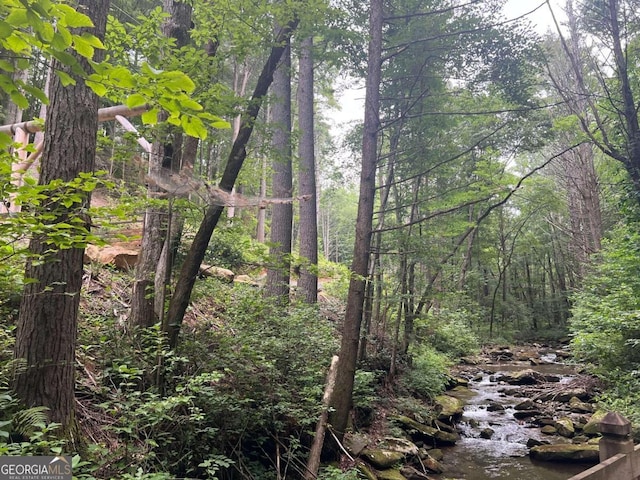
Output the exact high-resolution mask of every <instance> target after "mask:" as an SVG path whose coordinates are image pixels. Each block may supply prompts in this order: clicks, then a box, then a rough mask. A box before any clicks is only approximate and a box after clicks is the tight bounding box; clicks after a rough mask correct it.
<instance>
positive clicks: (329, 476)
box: [318, 465, 364, 480]
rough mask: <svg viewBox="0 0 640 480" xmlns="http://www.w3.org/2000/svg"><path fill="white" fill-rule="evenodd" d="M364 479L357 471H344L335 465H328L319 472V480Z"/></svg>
mask: <svg viewBox="0 0 640 480" xmlns="http://www.w3.org/2000/svg"><path fill="white" fill-rule="evenodd" d="M361 478H364V477H363V476H362V475H360V472H359V471H358V470H356V469H351V470H346V471H342V470H341V469H340V468H338V467H334V466H333V465H326V466H324V467H322V468H321V469H320V472H318V480H358V479H361Z"/></svg>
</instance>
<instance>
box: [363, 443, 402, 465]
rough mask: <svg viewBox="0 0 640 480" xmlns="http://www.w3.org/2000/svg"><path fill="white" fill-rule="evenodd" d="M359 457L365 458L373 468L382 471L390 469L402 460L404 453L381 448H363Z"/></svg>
mask: <svg viewBox="0 0 640 480" xmlns="http://www.w3.org/2000/svg"><path fill="white" fill-rule="evenodd" d="M360 456H361V457H363V458H366V459H367V461H368V462H369V463H370V464H371V465H373V466H374V467H375V468H382V469H385V468H390V467H392V466H393V465H395V464H396V463H398V462H399V461H401V460H403V459H404V453H401V452H394V451H392V450H383V449H381V448H365V449H364V450H363V451H362V453H361V454H360Z"/></svg>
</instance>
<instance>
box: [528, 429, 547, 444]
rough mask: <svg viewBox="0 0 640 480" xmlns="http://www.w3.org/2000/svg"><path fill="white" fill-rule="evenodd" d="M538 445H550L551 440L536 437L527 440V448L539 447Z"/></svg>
mask: <svg viewBox="0 0 640 480" xmlns="http://www.w3.org/2000/svg"><path fill="white" fill-rule="evenodd" d="M552 428H553V427H552ZM538 445H549V442H547V441H546V440H538V439H536V438H530V439H529V440H527V448H533V447H537V446H538Z"/></svg>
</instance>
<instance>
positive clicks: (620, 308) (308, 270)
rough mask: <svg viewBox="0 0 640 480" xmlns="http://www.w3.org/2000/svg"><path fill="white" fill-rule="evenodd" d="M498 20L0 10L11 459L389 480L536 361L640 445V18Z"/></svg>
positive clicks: (494, 2) (120, 469)
mask: <svg viewBox="0 0 640 480" xmlns="http://www.w3.org/2000/svg"><path fill="white" fill-rule="evenodd" d="M505 3H506V0H396V1H394V2H390V1H388V0H370V1H368V2H360V1H357V0H334V1H326V0H287V1H281V0H275V1H272V2H265V1H262V0H236V1H235V2H209V1H206V0H163V1H162V2H161V1H160V0H73V1H68V0H3V1H2V3H1V4H0V125H3V126H0V195H1V196H2V204H1V205H0V258H1V259H2V261H1V262H0V455H9V456H29V455H68V456H70V457H72V460H73V472H74V477H75V478H86V479H91V478H98V479H102V478H122V479H133V478H136V479H171V478H194V479H195V478H197V479H205V478H206V479H220V480H227V479H229V480H231V479H256V480H257V479H297V478H304V479H305V480H311V479H316V478H317V479H324V480H340V479H343V480H348V479H356V478H375V477H361V476H359V475H362V474H363V473H362V469H359V468H358V462H357V461H354V459H353V458H351V456H350V455H349V453H347V452H346V450H345V447H344V440H345V438H344V437H345V435H348V434H349V435H351V434H352V433H353V432H358V430H359V428H362V426H363V425H369V424H370V420H371V418H373V417H374V416H376V415H377V414H376V412H379V411H381V409H384V411H385V412H389V415H391V413H392V412H402V413H403V414H406V413H407V411H411V412H412V413H413V414H414V415H413V417H419V416H420V415H424V416H428V412H433V410H434V408H435V407H434V399H435V398H436V397H437V396H438V395H440V394H441V393H442V392H443V391H444V390H445V389H446V388H448V387H450V386H451V381H452V378H453V377H452V373H451V371H452V370H451V369H452V366H454V365H456V364H458V363H459V362H460V361H465V359H466V360H467V361H468V359H470V358H471V357H473V356H474V355H477V354H480V353H481V352H483V351H486V349H488V348H493V347H495V346H509V345H529V344H535V345H554V346H558V348H565V350H567V351H568V352H569V354H570V358H571V360H570V361H572V362H575V363H576V364H579V365H581V366H582V367H583V368H584V369H585V371H587V372H589V374H590V375H593V376H594V377H596V378H598V380H599V382H601V385H602V389H601V391H600V393H599V395H598V397H597V399H596V400H597V404H598V406H599V407H600V408H603V409H607V410H610V411H613V410H615V411H618V412H621V413H623V414H624V415H625V416H626V417H627V418H628V419H630V420H631V422H632V424H633V425H634V427H635V426H640V379H639V377H638V371H640V369H639V367H640V313H639V312H640V233H639V232H638V226H639V225H640V121H639V118H638V109H639V108H640V1H638V0H563V2H562V6H561V8H560V9H558V7H555V6H553V7H552V3H553V2H549V1H542V0H540V1H537V2H531V9H530V10H531V12H535V11H536V10H538V9H550V10H552V11H553V13H554V14H555V15H554V16H553V18H554V20H555V25H554V26H552V27H553V28H549V30H548V31H547V32H546V33H544V34H541V33H538V31H537V30H536V29H535V28H534V25H533V24H532V23H531V22H530V20H529V15H526V14H525V15H523V16H521V17H518V18H507V17H506V16H505V14H504V10H503V7H504V4H505ZM531 12H530V13H531ZM345 89H359V90H358V91H359V92H360V96H361V97H362V98H363V100H364V102H363V105H364V111H363V113H362V118H361V119H360V120H356V121H353V122H349V123H343V122H339V121H336V120H335V118H336V116H337V114H336V111H339V108H340V105H339V103H340V102H339V99H340V98H341V95H343V93H344V92H343V91H344V90H345ZM637 97H638V98H637ZM347 113H351V112H347ZM418 412H421V413H418ZM634 434H635V435H636V436H638V437H640V433H636V431H635V429H634ZM378 478H381V477H378ZM402 478H404V477H402ZM415 478H423V477H415ZM424 478H426V477H424Z"/></svg>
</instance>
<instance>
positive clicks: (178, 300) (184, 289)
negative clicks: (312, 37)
mask: <svg viewBox="0 0 640 480" xmlns="http://www.w3.org/2000/svg"><path fill="white" fill-rule="evenodd" d="M297 26H298V20H297V19H296V20H293V21H292V22H290V23H289V24H287V25H286V26H285V27H283V28H282V30H281V31H280V32H279V33H278V35H277V36H276V39H275V42H274V46H273V47H272V48H271V53H270V55H269V58H268V59H267V61H266V63H265V64H264V67H263V68H262V72H261V73H260V77H259V78H258V82H257V84H256V87H255V89H254V91H253V95H252V97H251V102H250V103H249V106H248V107H247V110H246V111H245V114H244V115H243V120H242V125H241V126H240V131H239V133H238V137H237V138H236V141H235V142H233V146H232V147H231V152H230V153H229V158H228V160H227V165H226V167H225V169H224V173H223V174H222V179H221V180H220V183H219V185H218V186H219V187H220V188H221V189H222V190H224V191H226V192H231V190H232V189H233V185H234V184H235V181H236V179H237V178H238V174H239V173H240V169H241V168H242V164H243V163H244V160H245V158H246V157H247V150H246V147H247V143H248V142H249V138H250V137H251V133H252V132H253V126H254V123H255V120H256V118H257V117H258V113H259V112H260V107H261V105H262V100H263V99H264V96H265V95H266V94H267V91H268V90H269V86H270V85H271V83H272V81H273V74H274V72H275V70H276V67H277V65H278V63H279V61H280V58H281V57H282V54H283V52H284V50H285V46H284V42H285V41H286V40H287V39H289V38H290V37H291V34H292V33H293V32H294V31H295V29H296V28H297ZM223 210H224V207H222V206H220V205H211V206H209V207H208V208H207V210H206V212H205V215H204V218H203V219H202V222H201V223H200V227H199V228H198V231H197V232H196V235H195V237H194V239H193V243H192V244H191V248H190V249H189V252H188V253H187V256H186V257H185V260H184V263H183V264H182V269H181V270H180V276H179V277H178V280H177V282H176V288H175V291H174V292H173V296H172V297H171V302H170V304H169V311H168V312H167V316H166V321H165V323H164V324H163V331H164V332H166V333H167V334H168V336H169V346H170V347H171V348H175V346H176V345H177V344H178V336H179V334H180V327H181V325H182V320H183V318H184V314H185V312H186V311H187V307H188V306H189V299H190V297H191V291H192V290H193V285H194V283H195V281H196V277H197V276H198V271H199V270H200V264H201V263H202V260H203V259H204V255H205V253H206V251H207V246H208V245H209V240H210V239H211V235H212V234H213V231H214V230H215V228H216V225H217V224H218V220H220V215H221V214H222V211H223Z"/></svg>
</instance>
